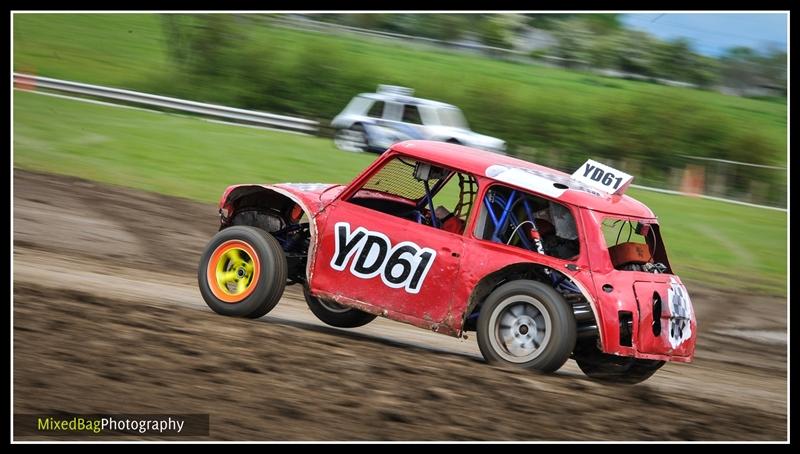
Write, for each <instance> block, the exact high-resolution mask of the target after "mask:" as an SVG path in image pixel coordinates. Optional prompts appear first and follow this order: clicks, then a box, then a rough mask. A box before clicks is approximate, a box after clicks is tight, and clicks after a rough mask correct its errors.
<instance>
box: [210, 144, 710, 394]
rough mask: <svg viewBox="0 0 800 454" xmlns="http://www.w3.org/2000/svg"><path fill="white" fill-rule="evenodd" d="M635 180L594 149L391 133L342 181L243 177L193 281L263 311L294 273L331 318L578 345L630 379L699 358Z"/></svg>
mask: <svg viewBox="0 0 800 454" xmlns="http://www.w3.org/2000/svg"><path fill="white" fill-rule="evenodd" d="M632 180H633V177H632V176H630V175H627V174H625V173H623V172H620V171H618V170H615V169H612V168H610V167H607V166H605V165H603V164H601V163H598V162H595V161H592V160H589V161H587V162H586V163H585V164H584V165H583V166H581V167H580V168H579V169H578V170H577V171H576V172H575V173H574V174H572V175H569V174H565V173H562V172H559V171H556V170H553V169H549V168H547V167H543V166H539V165H536V164H532V163H530V162H526V161H522V160H519V159H515V158H512V157H509V156H501V155H497V154H494V153H490V152H486V151H482V150H477V149H473V148H468V147H463V146H460V145H454V144H449V143H441V142H429V141H406V142H401V143H398V144H396V145H394V146H392V147H391V148H390V149H389V150H388V151H387V152H386V153H384V154H383V155H381V156H380V157H379V158H378V159H377V160H376V161H375V162H374V163H373V164H372V165H370V166H369V167H368V168H367V169H366V170H364V172H362V173H361V175H359V176H358V177H357V178H356V179H355V180H353V182H352V183H350V184H349V185H347V186H342V185H333V184H289V183H286V184H274V185H262V184H243V185H235V186H230V187H228V188H227V189H226V190H225V192H224V194H223V195H222V198H221V199H220V210H219V212H220V215H221V227H220V231H219V233H217V234H216V235H215V236H214V238H212V240H211V241H210V242H209V244H208V246H207V248H206V250H205V252H204V253H203V256H202V259H201V262H200V266H199V270H198V281H199V285H200V291H201V293H202V295H203V298H204V299H205V301H206V303H207V304H208V305H209V306H210V307H211V309H213V310H214V311H215V312H217V313H219V314H223V315H231V316H239V317H250V318H257V317H261V316H263V315H264V314H266V313H267V312H269V311H270V310H271V309H272V308H273V307H275V305H276V304H277V303H278V300H280V298H281V295H282V294H283V291H284V288H285V286H286V285H292V284H300V285H302V286H303V288H304V293H305V298H306V301H307V303H308V306H309V308H310V309H311V311H312V312H313V313H314V314H315V315H316V316H317V317H318V318H319V319H320V320H322V321H323V322H325V323H327V324H329V325H333V326H337V327H347V328H354V327H358V326H362V325H364V324H367V323H369V322H370V321H372V320H373V319H374V318H375V317H376V316H378V315H380V316H383V317H387V318H390V319H393V320H397V321H401V322H405V323H410V324H412V325H415V326H418V327H420V328H426V329H431V330H433V331H436V332H439V333H443V334H449V335H451V336H456V337H465V336H466V333H467V332H468V331H476V332H477V340H478V345H479V347H480V350H481V353H482V354H483V356H484V357H485V358H486V360H487V361H489V362H491V363H501V364H503V363H505V364H513V365H517V366H521V367H525V368H529V369H534V370H539V371H543V372H552V371H555V370H557V369H559V368H560V367H561V366H562V365H563V364H564V363H565V362H566V361H567V359H569V358H573V359H574V360H575V361H576V362H577V363H578V366H579V367H580V368H581V370H583V371H584V372H585V373H586V374H587V375H588V376H589V377H592V378H596V379H599V380H607V381H615V382H623V383H636V382H640V381H642V380H645V379H647V378H648V377H650V376H651V375H652V374H653V373H654V372H655V371H656V370H657V369H658V368H659V367H661V366H662V365H663V364H664V362H665V361H679V362H690V361H692V357H693V354H694V349H695V340H696V337H697V322H696V319H695V316H694V311H693V308H692V304H691V301H690V299H689V295H688V293H687V292H686V288H685V287H684V286H683V284H682V283H681V281H680V279H679V278H678V277H677V276H676V275H674V274H673V272H672V268H671V267H670V264H669V260H668V259H667V251H666V248H665V245H664V241H663V240H662V239H661V234H660V229H659V225H658V221H657V218H656V216H655V214H653V212H652V211H651V210H650V209H648V208H647V207H646V206H645V205H643V204H642V203H640V202H638V201H636V200H634V199H633V198H631V197H628V196H626V195H623V192H624V190H625V189H626V188H627V187H628V185H629V184H630V182H631V181H632Z"/></svg>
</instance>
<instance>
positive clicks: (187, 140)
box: [13, 91, 787, 295]
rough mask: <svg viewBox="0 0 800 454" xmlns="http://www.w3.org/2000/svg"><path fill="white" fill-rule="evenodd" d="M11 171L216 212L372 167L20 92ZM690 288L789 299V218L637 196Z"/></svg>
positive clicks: (332, 154)
mask: <svg viewBox="0 0 800 454" xmlns="http://www.w3.org/2000/svg"><path fill="white" fill-rule="evenodd" d="M13 159H14V166H15V167H18V168H21V169H30V170H38V171H48V172H54V173H60V174H68V175H75V176H79V177H84V178H89V179H93V180H97V181H101V182H106V183H112V184H118V185H123V186H129V187H134V188H139V189H144V190H148V191H156V192H161V193H165V194H170V195H175V196H181V197H188V198H192V199H196V200H200V201H205V202H216V201H217V200H218V198H219V195H220V193H221V192H222V191H223V190H224V188H225V187H226V186H228V185H230V184H236V183H247V182H262V183H271V182H280V181H292V182H304V181H308V182H336V183H347V182H349V181H350V180H352V179H353V178H354V177H355V176H356V175H357V174H358V173H359V172H360V171H361V170H363V169H364V168H365V167H366V166H367V165H368V164H369V163H370V162H372V161H373V160H374V159H375V155H372V154H358V153H345V152H341V151H338V150H336V149H335V148H334V147H333V145H332V143H331V141H330V140H326V139H319V138H313V137H306V136H299V135H294V134H288V133H281V132H272V131H264V130H259V129H253V128H247V127H241V126H230V125H222V124H215V123H209V122H207V121H203V120H201V119H198V118H191V117H184V116H178V115H171V114H156V113H151V112H144V111H139V110H132V109H121V108H116V107H110V106H100V105H93V104H88V103H84V102H79V101H74V100H66V99H59V98H53V97H50V96H43V95H38V94H34V93H28V92H23V91H15V92H14V154H13ZM629 194H630V195H632V196H634V197H636V198H637V199H639V200H641V201H642V202H644V203H646V204H647V205H648V206H649V207H650V208H651V209H653V211H655V213H656V214H657V215H658V216H659V218H660V220H661V224H662V233H663V236H664V238H665V242H666V244H667V247H668V250H669V256H670V260H671V262H672V265H673V267H674V268H675V270H676V272H677V273H678V274H679V275H681V276H682V277H683V278H688V280H690V281H697V282H705V283H711V284H713V285H715V286H720V287H727V288H733V289H736V290H738V291H758V292H765V293H772V294H779V295H785V294H786V293H785V292H786V282H787V280H786V279H787V275H786V239H787V230H786V223H787V215H786V213H783V212H778V211H772V210H764V209H758V208H751V207H745V206H740V205H733V204H728V203H722V202H715V201H710V200H703V199H695V198H690V197H681V196H673V195H666V194H659V193H653V192H646V191H637V190H634V189H631V190H630V191H629Z"/></svg>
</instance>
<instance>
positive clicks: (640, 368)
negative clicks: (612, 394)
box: [575, 342, 664, 385]
mask: <svg viewBox="0 0 800 454" xmlns="http://www.w3.org/2000/svg"><path fill="white" fill-rule="evenodd" d="M575 362H576V363H578V367H579V368H580V369H581V371H583V373H584V374H586V375H587V376H588V377H589V378H591V379H593V380H597V381H603V382H607V383H618V384H627V385H633V384H636V383H641V382H643V381H645V380H647V379H648V378H650V377H651V376H653V374H655V373H656V371H657V370H658V369H660V368H661V366H663V365H664V361H656V360H650V359H639V358H633V357H630V356H617V355H609V354H607V353H603V352H601V351H600V350H599V349H598V348H597V346H596V345H595V343H594V342H592V343H586V344H580V345H578V346H577V347H576V348H575Z"/></svg>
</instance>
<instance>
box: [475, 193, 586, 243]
mask: <svg viewBox="0 0 800 454" xmlns="http://www.w3.org/2000/svg"><path fill="white" fill-rule="evenodd" d="M484 197H485V199H484V200H483V201H482V202H483V203H482V204H481V213H480V215H479V217H478V222H477V224H476V225H475V236H476V237H477V238H480V239H483V240H488V241H494V242H497V243H503V244H509V245H512V246H517V247H520V248H524V249H528V250H531V251H537V252H543V253H544V254H546V255H549V256H551V257H557V258H560V259H571V258H574V257H576V256H577V255H578V253H579V251H580V244H579V240H578V229H577V225H576V224H575V218H574V217H573V216H572V212H571V211H570V210H569V208H567V207H566V206H564V205H562V204H560V203H557V202H553V201H551V200H548V199H545V198H542V197H537V196H535V195H532V194H528V193H526V192H523V191H519V190H516V189H512V188H509V187H506V186H502V185H495V186H492V187H491V188H489V190H488V191H487V192H486V195H485V196H484Z"/></svg>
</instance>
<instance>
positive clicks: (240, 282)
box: [207, 240, 261, 303]
mask: <svg viewBox="0 0 800 454" xmlns="http://www.w3.org/2000/svg"><path fill="white" fill-rule="evenodd" d="M260 274H261V265H260V263H259V261H258V255H257V254H256V252H255V249H254V248H253V247H252V246H250V244H248V243H246V242H244V241H241V240H230V241H226V242H224V243H222V244H220V245H219V246H217V248H216V249H214V252H213V253H212V254H211V259H210V260H209V261H208V269H207V277H208V285H209V288H210V289H211V293H213V294H214V296H216V297H217V298H219V299H220V300H222V301H224V302H226V303H238V302H241V301H242V300H244V299H245V298H247V297H248V296H250V294H252V293H253V290H255V288H256V286H257V285H258V277H259V275H260Z"/></svg>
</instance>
